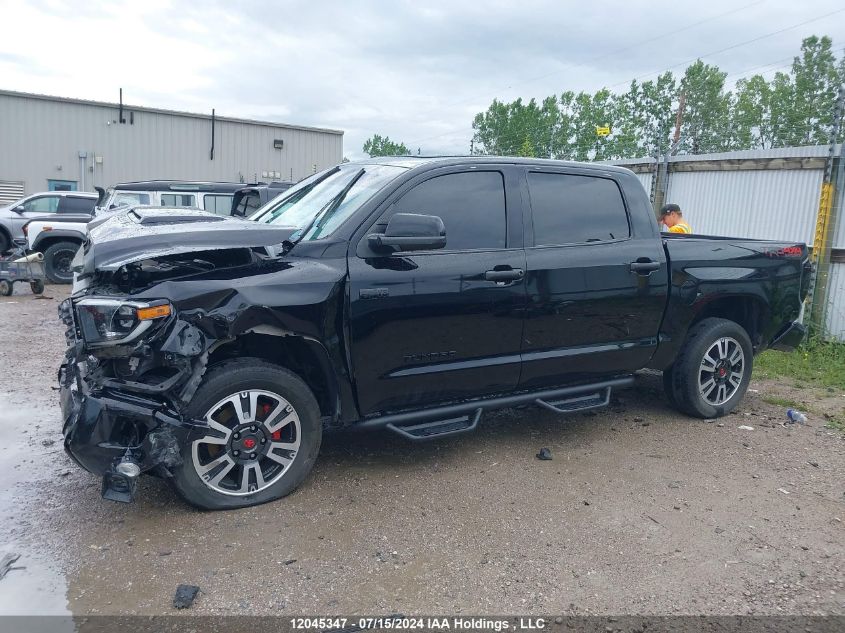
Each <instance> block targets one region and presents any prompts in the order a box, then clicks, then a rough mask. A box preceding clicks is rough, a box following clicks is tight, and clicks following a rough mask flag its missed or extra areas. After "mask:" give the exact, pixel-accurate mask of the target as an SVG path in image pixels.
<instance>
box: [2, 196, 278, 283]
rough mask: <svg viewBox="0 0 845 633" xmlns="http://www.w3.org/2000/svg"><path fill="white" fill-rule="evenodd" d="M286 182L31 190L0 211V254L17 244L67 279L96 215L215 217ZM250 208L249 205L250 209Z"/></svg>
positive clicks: (57, 279) (52, 274) (54, 275)
mask: <svg viewBox="0 0 845 633" xmlns="http://www.w3.org/2000/svg"><path fill="white" fill-rule="evenodd" d="M288 187H290V183H270V184H269V185H266V184H258V185H246V186H245V185H243V184H242V183H215V182H183V181H171V180H149V181H143V182H130V183H121V184H118V185H115V186H114V187H111V188H109V189H108V190H103V189H100V190H99V195H98V194H93V193H85V192H48V193H42V194H34V195H32V196H29V197H27V198H24V199H23V200H21V201H19V202H17V203H15V204H13V205H11V206H9V207H6V208H4V209H0V255H2V253H3V252H5V251H7V250H9V249H10V248H11V246H12V245H13V244H15V243H17V244H18V245H19V246H22V247H24V248H25V249H26V250H28V251H29V252H42V253H43V254H44V258H45V260H44V264H45V268H46V274H47V278H48V279H50V281H52V282H53V283H70V282H71V281H72V279H73V273H72V271H71V269H70V263H71V261H72V260H73V257H74V255H75V254H76V251H77V250H78V249H79V247H80V246H81V245H82V243H83V242H84V241H85V238H86V235H87V227H88V223H89V222H90V221H91V219H92V218H93V217H94V214H95V213H97V214H98V215H103V214H108V213H112V212H114V210H115V209H119V208H123V207H129V206H133V207H136V206H158V207H167V208H192V209H193V208H197V209H204V210H206V211H209V212H211V213H214V214H216V215H222V216H228V215H232V214H240V215H243V214H244V213H245V210H249V213H252V211H254V208H257V207H258V206H260V205H261V204H264V203H265V202H267V201H269V200H270V199H271V198H273V197H275V196H276V195H278V194H279V193H281V192H282V191H284V190H285V189H287V188H288ZM253 207H254V208H253Z"/></svg>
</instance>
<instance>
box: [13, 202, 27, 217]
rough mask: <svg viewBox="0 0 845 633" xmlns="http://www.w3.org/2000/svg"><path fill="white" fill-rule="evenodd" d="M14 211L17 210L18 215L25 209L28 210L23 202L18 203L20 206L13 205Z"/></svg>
mask: <svg viewBox="0 0 845 633" xmlns="http://www.w3.org/2000/svg"><path fill="white" fill-rule="evenodd" d="M12 211H14V212H15V213H17V214H18V215H20V214H21V213H23V212H24V211H26V207H24V206H23V205H22V204H19V205H18V206H16V207H12Z"/></svg>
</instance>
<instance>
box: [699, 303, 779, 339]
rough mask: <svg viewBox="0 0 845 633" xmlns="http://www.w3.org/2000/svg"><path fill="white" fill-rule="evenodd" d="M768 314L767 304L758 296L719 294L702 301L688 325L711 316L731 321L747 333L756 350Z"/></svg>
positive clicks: (768, 316)
mask: <svg viewBox="0 0 845 633" xmlns="http://www.w3.org/2000/svg"><path fill="white" fill-rule="evenodd" d="M770 316H771V310H770V308H769V304H768V303H767V302H766V301H765V300H764V299H763V298H761V297H759V296H756V295H751V294H747V295H731V296H720V297H718V298H714V299H712V300H710V301H707V302H706V303H704V304H703V305H702V306H701V307H700V309H699V310H698V311H697V312H696V313H695V316H694V317H693V319H692V322H691V323H690V325H689V327H690V328H692V327H694V326H695V325H696V324H697V323H699V322H701V321H703V320H704V319H708V318H713V317H715V318H720V319H727V320H728V321H733V322H734V323H737V324H738V325H740V326H742V328H743V329H744V330H745V331H746V332H747V333H748V338H750V339H751V345H752V347H753V348H754V349H755V350H756V349H757V348H758V347H760V346H761V345H762V344H763V330H764V328H765V324H766V323H767V322H768V320H769V318H770Z"/></svg>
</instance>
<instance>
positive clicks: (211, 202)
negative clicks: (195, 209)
mask: <svg viewBox="0 0 845 633" xmlns="http://www.w3.org/2000/svg"><path fill="white" fill-rule="evenodd" d="M202 205H203V208H204V209H205V210H206V211H211V212H212V213H216V214H217V215H231V214H232V196H231V195H229V196H227V195H222V194H213V193H207V194H205V195H204V196H203V197H202Z"/></svg>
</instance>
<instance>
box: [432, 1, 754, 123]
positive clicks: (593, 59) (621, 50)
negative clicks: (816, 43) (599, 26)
mask: <svg viewBox="0 0 845 633" xmlns="http://www.w3.org/2000/svg"><path fill="white" fill-rule="evenodd" d="M764 2H766V0H756V1H755V2H751V3H749V4H746V5H743V6H741V7H737V8H735V9H731V10H730V11H725V12H724V13H719V14H717V15H713V16H710V17H709V18H704V19H703V20H699V21H698V22H693V23H692V24H687V25H686V26H682V27H681V28H679V29H673V30H672V35H676V34H678V33H683V32H684V31H689V30H690V29H693V28H695V27H697V26H701V25H702V24H706V23H707V22H712V21H713V20H716V19H718V18H723V17H725V16H728V15H732V14H734V13H739V12H740V11H744V10H745V9H748V8H750V7H753V6H756V5H758V4H763V3H764ZM663 35H665V32H661V33H656V34H654V35H652V36H650V37H648V38H646V39H644V40H640V41H638V42H634V43H633V44H630V45H628V46H625V47H623V48H617V49H615V50H612V51H609V52H606V53H602V54H601V55H597V56H595V57H591V58H589V59H585V60H583V61H580V62H567V63H566V64H564V65H563V66H562V67H561V68H558V69H557V70H554V71H552V72H549V73H545V74H543V75H538V76H536V77H531V78H530V79H524V80H521V81H518V82H513V83H511V85H509V86H507V87H506V88H500V89H499V90H506V89H508V88H513V87H514V86H521V85H525V84H528V83H533V82H535V81H540V80H541V79H547V78H548V77H553V76H554V75H559V74H560V73H562V72H563V71H564V70H566V69H568V68H577V67H578V66H586V65H587V64H592V63H594V62H597V61H600V60H602V59H607V58H608V57H612V56H613V55H618V54H619V53H624V52H626V51H630V50H632V49H634V48H637V47H638V46H642V45H643V44H648V43H650V42H653V41H654V39H655V38H656V37H660V36H663ZM474 98H475V97H471V98H468V99H461V100H460V101H454V102H452V103H447V104H445V105H443V106H442V107H444V108H451V107H452V106H456V105H462V104H464V103H468V102H470V101H472V100H473V99H474Z"/></svg>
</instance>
